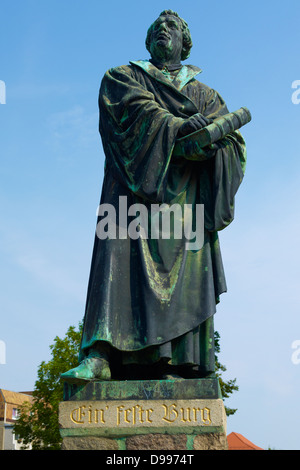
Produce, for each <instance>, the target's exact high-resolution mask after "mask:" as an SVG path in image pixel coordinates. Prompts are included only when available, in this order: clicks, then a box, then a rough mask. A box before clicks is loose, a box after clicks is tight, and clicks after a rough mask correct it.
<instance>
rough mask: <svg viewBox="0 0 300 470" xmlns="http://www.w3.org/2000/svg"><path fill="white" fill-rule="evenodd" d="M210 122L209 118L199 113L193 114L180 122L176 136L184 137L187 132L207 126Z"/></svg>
mask: <svg viewBox="0 0 300 470" xmlns="http://www.w3.org/2000/svg"><path fill="white" fill-rule="evenodd" d="M211 122H212V121H211V120H210V119H207V118H206V117H204V116H203V114H201V113H197V114H194V115H193V116H191V117H190V118H189V119H186V121H185V122H184V123H183V124H182V126H181V127H180V129H179V131H178V137H184V136H186V135H188V134H192V133H193V132H196V131H198V130H199V129H202V128H203V127H205V126H207V125H208V124H210V123H211Z"/></svg>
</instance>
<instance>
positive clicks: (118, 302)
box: [80, 60, 246, 372]
mask: <svg viewBox="0 0 300 470" xmlns="http://www.w3.org/2000/svg"><path fill="white" fill-rule="evenodd" d="M200 72H201V70H200V69H199V68H198V67H195V66H189V65H187V66H182V68H181V69H180V70H179V72H178V74H177V75H176V77H175V79H174V80H172V78H170V76H169V77H168V76H166V75H165V74H164V73H163V72H162V71H161V70H159V69H158V68H156V67H155V66H154V65H152V64H151V63H150V62H149V61H146V60H145V61H132V62H130V63H129V65H124V66H119V67H116V68H112V69H110V70H108V71H107V72H106V74H105V76H104V77H103V79H102V82H101V87H100V92H99V111H100V121H99V131H100V135H101V138H102V144H103V149H104V152H105V156H106V159H105V174H104V180H103V187H102V194H101V199H100V207H104V206H103V205H104V204H109V205H111V206H113V207H114V208H115V212H116V220H115V225H116V227H117V229H121V232H120V233H123V234H124V229H125V230H126V229H128V227H129V223H130V221H132V220H134V218H132V217H130V216H128V217H127V220H126V218H125V219H124V213H123V212H124V207H125V206H124V204H123V202H124V201H126V204H127V206H126V207H127V208H129V207H131V206H133V205H134V204H141V205H143V207H146V208H147V210H148V212H147V214H148V219H147V220H148V222H149V226H148V233H145V232H140V236H139V237H136V238H133V237H130V236H127V237H126V238H125V237H123V238H120V237H118V236H117V238H115V237H112V236H109V237H107V238H106V239H105V238H103V236H102V237H99V236H98V235H97V233H96V235H95V241H94V249H93V255H92V263H91V271H90V278H89V284H88V291H87V301H86V310H85V317H84V326H83V335H82V341H81V350H80V358H81V359H82V358H84V356H85V354H86V353H87V351H88V349H89V348H90V347H93V346H95V344H98V345H99V344H103V345H106V346H108V347H109V348H110V349H111V350H114V351H118V353H119V356H118V361H120V362H121V363H123V364H130V363H139V364H151V363H154V362H155V361H158V360H159V359H161V358H165V359H166V360H167V361H169V363H171V364H175V365H176V364H177V365H180V364H189V365H193V366H198V367H199V368H200V369H201V370H203V371H204V372H205V371H211V370H213V368H214V365H213V364H214V359H215V358H214V348H213V335H214V331H213V316H214V314H215V313H216V304H217V303H218V302H219V297H220V294H222V293H223V292H225V291H226V290H227V288H226V280H225V274H224V269H223V264H222V258H221V252H220V246H219V238H218V231H220V230H223V229H224V228H225V227H227V226H228V225H229V224H230V223H231V221H232V220H233V218H234V198H235V194H236V192H237V190H238V188H239V186H240V183H241V181H242V179H243V175H244V171H245V163H246V149H245V142H244V140H243V138H242V136H241V134H240V132H239V131H235V132H232V133H231V134H229V135H228V136H226V138H224V139H222V143H221V144H222V145H221V146H220V148H219V149H218V150H214V151H213V150H211V149H207V152H206V153H205V154H204V156H203V155H202V156H201V158H200V157H199V161H190V160H188V159H186V158H184V156H182V157H180V158H178V157H175V156H173V155H172V152H173V149H174V146H175V143H176V140H177V138H178V130H179V128H180V127H181V125H182V123H183V122H184V120H185V119H187V118H189V117H190V116H192V115H193V114H195V113H198V112H200V113H202V114H203V115H204V116H206V117H208V118H210V119H214V118H216V117H219V116H221V115H224V114H226V113H228V109H227V107H226V104H225V102H224V100H223V99H222V97H221V96H220V95H219V94H218V93H217V92H216V91H215V90H213V89H211V88H209V87H208V86H206V85H204V84H203V83H201V82H199V81H198V80H197V79H196V78H195V77H196V76H197V75H198V74H199V73H200ZM120 197H121V198H122V201H123V202H122V204H123V206H122V208H121V209H122V210H123V212H122V211H120V213H119V206H120V201H121V199H120ZM154 204H158V205H159V207H162V205H165V206H164V207H167V208H168V207H169V208H170V207H171V206H172V207H173V204H176V205H177V206H176V207H177V208H178V207H179V208H182V214H184V207H189V208H191V210H190V211H189V212H188V214H187V217H190V224H191V227H194V226H195V223H197V218H196V214H197V212H196V208H197V207H199V205H202V207H204V219H203V240H202V242H201V246H198V247H197V246H196V247H194V248H192V249H187V248H186V247H187V245H186V243H187V240H188V236H187V235H186V234H185V233H184V231H182V232H183V235H182V237H181V238H176V236H175V235H174V230H173V232H172V228H171V232H170V233H171V234H170V236H169V237H168V238H167V239H163V238H162V237H156V238H151V234H150V235H149V231H150V229H149V227H151V224H152V225H153V224H154V220H153V217H154V215H153V214H152V212H151V208H152V207H153V205H154ZM133 207H139V206H133ZM174 217H175V218H176V217H177V218H178V214H177V215H174ZM183 218H184V217H182V218H181V219H180V220H181V224H182V225H183V223H184V222H183ZM100 220H102V221H103V214H102V215H101V217H100V216H99V218H98V220H97V227H98V226H99V225H98V224H99V221H100ZM124 221H125V222H124ZM177 222H178V220H177ZM173 229H174V227H173ZM122 230H123V231H122ZM118 233H119V232H118ZM160 234H161V232H160ZM110 235H111V234H110Z"/></svg>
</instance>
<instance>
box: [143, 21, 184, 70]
mask: <svg viewBox="0 0 300 470" xmlns="http://www.w3.org/2000/svg"><path fill="white" fill-rule="evenodd" d="M181 51H182V30H181V25H180V22H179V20H178V19H177V18H176V17H175V16H171V15H166V16H160V17H159V18H158V19H157V20H156V21H155V22H154V24H153V29H152V36H151V45H150V52H151V56H152V57H153V59H156V60H158V61H161V60H168V61H174V63H175V62H180V58H181Z"/></svg>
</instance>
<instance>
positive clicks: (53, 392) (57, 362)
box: [14, 323, 238, 450]
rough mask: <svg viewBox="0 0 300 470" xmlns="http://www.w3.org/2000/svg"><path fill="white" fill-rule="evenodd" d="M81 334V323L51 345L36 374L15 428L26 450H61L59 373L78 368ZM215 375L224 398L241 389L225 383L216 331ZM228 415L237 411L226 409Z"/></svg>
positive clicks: (61, 398) (61, 386)
mask: <svg viewBox="0 0 300 470" xmlns="http://www.w3.org/2000/svg"><path fill="white" fill-rule="evenodd" d="M81 333H82V323H80V324H79V325H78V328H77V329H76V328H75V327H74V326H70V328H69V329H68V331H67V333H66V336H65V338H63V339H61V338H59V337H58V336H57V337H56V338H55V339H54V343H53V344H52V345H51V346H50V350H51V354H52V358H51V359H50V361H49V362H45V361H43V362H42V363H41V364H40V366H39V368H38V372H37V376H38V378H37V381H36V382H35V389H34V392H33V397H34V401H33V403H32V404H28V403H25V404H24V405H22V406H21V407H20V414H19V418H18V420H17V421H16V423H15V425H14V432H15V434H16V435H17V436H18V438H19V439H21V440H22V444H23V446H24V448H25V447H26V446H28V445H29V444H31V446H32V449H33V450H58V449H60V447H61V441H62V439H61V436H60V432H59V423H58V407H59V403H60V402H61V401H62V400H63V383H62V382H61V381H60V374H61V373H62V372H65V371H66V370H68V369H70V368H73V367H76V366H77V364H78V352H79V347H80V340H81ZM215 352H216V375H217V377H218V378H219V381H220V387H221V392H222V395H223V398H224V399H225V398H228V397H229V395H230V394H231V393H233V392H234V391H236V390H238V387H237V385H236V379H234V380H229V381H228V382H225V381H224V380H223V379H222V372H225V371H226V367H225V366H223V365H222V364H220V362H219V360H218V356H217V354H218V353H219V352H220V335H219V333H218V332H215ZM225 409H226V414H227V416H229V415H231V414H234V413H235V412H236V409H231V408H227V407H226V406H225Z"/></svg>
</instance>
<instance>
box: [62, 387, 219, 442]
mask: <svg viewBox="0 0 300 470" xmlns="http://www.w3.org/2000/svg"><path fill="white" fill-rule="evenodd" d="M59 422H60V432H61V436H62V437H63V445H62V449H64V450H76V449H78V450H79V449H80V450H81V449H91V450H92V449H95V450H116V451H117V450H132V451H133V450H174V451H177V450H216V449H218V450H225V449H227V438H226V414H225V408H224V404H223V400H222V397H221V392H220V387H219V382H218V380H217V379H216V378H210V379H188V380H186V379H180V380H157V381H156V380H141V381H130V380H129V381H122V382H117V381H116V382H115V381H109V382H105V381H102V382H90V383H87V384H85V385H70V384H67V383H65V385H64V401H63V402H62V403H60V409H59Z"/></svg>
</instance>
